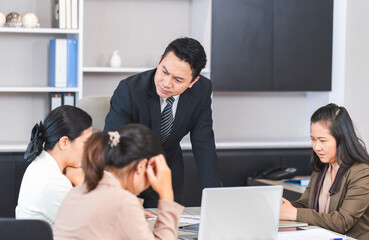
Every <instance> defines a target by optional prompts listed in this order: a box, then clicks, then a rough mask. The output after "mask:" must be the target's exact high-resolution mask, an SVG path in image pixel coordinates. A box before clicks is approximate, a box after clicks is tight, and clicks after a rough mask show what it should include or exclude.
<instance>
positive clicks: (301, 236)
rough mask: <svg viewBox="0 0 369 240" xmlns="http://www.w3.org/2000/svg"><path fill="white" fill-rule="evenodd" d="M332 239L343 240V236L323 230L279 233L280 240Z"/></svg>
mask: <svg viewBox="0 0 369 240" xmlns="http://www.w3.org/2000/svg"><path fill="white" fill-rule="evenodd" d="M332 238H342V236H341V235H338V234H336V233H333V232H331V231H328V230H325V229H323V228H314V229H308V230H299V231H290V232H288V231H287V232H279V233H278V240H296V239H298V240H312V239H314V240H328V239H332Z"/></svg>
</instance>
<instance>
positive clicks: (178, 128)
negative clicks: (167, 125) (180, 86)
mask: <svg viewBox="0 0 369 240" xmlns="http://www.w3.org/2000/svg"><path fill="white" fill-rule="evenodd" d="M155 72H156V69H153V70H150V71H146V72H143V73H140V74H137V75H134V76H131V77H129V78H127V79H125V80H122V81H121V82H120V83H119V86H118V87H117V89H116V90H115V91H114V95H113V97H112V98H111V101H110V111H109V113H108V115H107V117H106V119H105V128H104V131H114V130H117V129H119V128H120V127H121V126H122V125H124V124H127V123H141V124H144V125H146V126H148V127H150V128H151V129H152V130H153V131H154V132H155V134H156V135H157V136H158V137H159V136H160V124H161V122H160V121H161V111H160V97H159V95H158V94H157V93H156V89H155V83H154V76H155ZM211 93H212V87H211V82H210V80H209V79H207V78H205V77H203V76H200V79H199V80H198V81H197V82H196V83H195V84H194V85H193V86H192V88H188V89H187V90H186V91H184V92H183V93H182V94H181V96H180V98H179V102H178V105H177V110H176V115H175V118H174V122H173V128H172V132H171V134H170V136H169V138H168V140H167V142H166V143H164V145H163V149H164V152H165V157H166V159H167V163H168V165H169V167H170V168H171V170H172V179H173V190H174V196H175V200H176V201H177V202H181V199H182V194H183V177H184V171H183V156H182V150H181V148H180V145H179V143H180V141H181V140H182V138H183V137H184V136H185V135H186V134H187V133H188V132H190V137H191V144H192V151H193V154H194V157H195V161H196V165H197V170H198V173H199V177H200V181H201V185H202V187H203V188H205V187H217V186H220V179H219V173H218V167H217V157H216V152H215V143H214V133H213V119H212V110H211Z"/></svg>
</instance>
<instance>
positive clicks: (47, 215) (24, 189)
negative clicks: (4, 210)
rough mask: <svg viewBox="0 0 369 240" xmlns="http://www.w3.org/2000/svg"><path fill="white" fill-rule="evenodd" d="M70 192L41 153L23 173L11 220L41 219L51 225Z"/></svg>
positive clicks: (54, 165)
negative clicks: (13, 215) (13, 217)
mask: <svg viewBox="0 0 369 240" xmlns="http://www.w3.org/2000/svg"><path fill="white" fill-rule="evenodd" d="M72 188H73V186H72V183H71V182H70V181H69V180H68V178H67V177H66V176H64V175H63V174H62V172H61V171H60V168H59V166H58V164H57V162H56V161H55V159H54V158H53V157H52V156H51V155H50V154H49V153H47V152H46V151H42V153H41V154H40V155H39V156H38V157H37V158H36V159H35V160H33V162H32V163H31V164H30V165H29V166H28V168H27V170H26V172H25V173H24V176H23V179H22V184H21V188H20V192H19V197H18V205H17V207H16V209H15V218H17V219H41V220H44V221H46V222H48V223H50V224H52V223H53V222H54V219H55V216H56V213H57V211H58V209H59V206H60V204H61V202H62V201H63V199H64V197H65V196H66V195H67V193H68V192H69V191H70V190H71V189H72Z"/></svg>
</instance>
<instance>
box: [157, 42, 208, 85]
mask: <svg viewBox="0 0 369 240" xmlns="http://www.w3.org/2000/svg"><path fill="white" fill-rule="evenodd" d="M169 52H173V53H174V55H176V56H177V57H178V58H179V59H181V60H182V61H185V62H187V63H188V64H190V66H191V70H192V81H193V80H194V79H195V78H196V77H197V76H199V74H200V72H201V70H202V69H203V68H204V67H205V65H206V53H205V51H204V48H203V46H202V45H201V44H200V43H199V41H197V40H195V39H193V38H188V37H183V38H177V39H176V40H174V41H173V42H171V43H170V44H169V45H168V47H167V48H166V49H165V51H164V53H163V57H162V58H161V59H162V60H163V59H164V58H165V56H166V55H167V54H168V53H169ZM160 62H161V60H160Z"/></svg>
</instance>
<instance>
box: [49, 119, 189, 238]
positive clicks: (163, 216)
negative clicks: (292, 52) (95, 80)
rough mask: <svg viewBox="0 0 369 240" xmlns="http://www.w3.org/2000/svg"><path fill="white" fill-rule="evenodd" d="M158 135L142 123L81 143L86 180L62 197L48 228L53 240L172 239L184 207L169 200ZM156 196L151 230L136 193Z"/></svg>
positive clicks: (168, 178) (169, 184)
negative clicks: (51, 224)
mask: <svg viewBox="0 0 369 240" xmlns="http://www.w3.org/2000/svg"><path fill="white" fill-rule="evenodd" d="M161 153H162V148H161V144H160V141H159V139H158V138H157V137H156V135H155V134H154V133H153V132H152V131H151V130H150V129H149V128H147V127H146V126H144V125H140V124H127V125H124V126H123V127H122V128H121V129H119V131H118V132H107V133H106V132H97V133H95V134H93V135H92V136H91V138H90V139H89V140H88V142H87V144H86V148H85V151H84V157H83V162H82V165H83V168H84V170H85V182H84V184H83V185H81V186H78V187H76V188H74V189H73V190H72V191H70V193H69V194H68V195H67V196H66V197H65V199H64V201H63V203H62V205H61V207H60V209H59V212H58V214H57V216H56V219H55V224H54V226H53V232H54V239H56V240H58V239H64V240H67V239H109V240H114V239H135V240H140V239H177V228H178V224H179V217H180V215H181V212H182V210H183V207H182V206H181V205H179V204H178V203H176V202H174V201H173V199H174V197H173V190H172V180H171V171H170V169H169V167H168V165H167V164H166V160H165V158H164V156H163V155H162V154H161ZM149 185H151V187H152V188H153V189H154V190H155V191H156V192H157V193H158V195H159V205H158V219H157V222H156V224H155V227H154V230H153V232H152V231H151V230H150V229H149V227H148V224H147V221H146V219H145V217H144V214H143V213H144V209H143V207H142V205H141V204H140V202H139V200H138V198H137V197H136V195H138V194H139V193H140V192H142V191H143V190H145V189H146V188H148V187H149Z"/></svg>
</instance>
